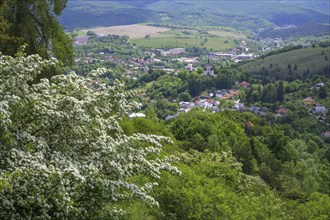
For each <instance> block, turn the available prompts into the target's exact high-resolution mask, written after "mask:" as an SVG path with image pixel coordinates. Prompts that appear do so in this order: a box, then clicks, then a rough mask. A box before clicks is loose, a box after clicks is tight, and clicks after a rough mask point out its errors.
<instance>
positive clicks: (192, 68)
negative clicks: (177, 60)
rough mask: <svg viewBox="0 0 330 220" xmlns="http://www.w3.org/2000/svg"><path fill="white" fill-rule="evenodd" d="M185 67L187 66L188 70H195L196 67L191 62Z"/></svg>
mask: <svg viewBox="0 0 330 220" xmlns="http://www.w3.org/2000/svg"><path fill="white" fill-rule="evenodd" d="M185 68H186V70H188V71H192V70H194V67H193V65H192V64H191V63H189V64H188V65H187V66H186V67H185Z"/></svg>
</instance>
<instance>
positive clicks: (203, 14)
mask: <svg viewBox="0 0 330 220" xmlns="http://www.w3.org/2000/svg"><path fill="white" fill-rule="evenodd" d="M329 7H330V3H329V1H312V2H311V1H299V2H297V1H275V0H267V1H252V0H245V1H182V0H180V1H178V0H171V1H169V0H161V1H160V0H148V1H147V0H139V1H133V0H123V1H109V0H103V1H92V0H89V1H78V0H71V1H69V4H68V7H67V8H66V9H65V10H64V12H63V15H62V16H61V17H60V22H61V23H62V24H63V25H64V26H65V27H66V28H68V29H72V28H75V27H77V28H78V27H93V26H111V25H123V24H134V23H143V22H144V23H145V22H151V23H158V24H164V25H165V24H168V25H181V26H226V27H232V28H235V29H240V30H248V31H254V32H257V33H259V34H260V35H261V36H263V37H267V36H270V37H284V38H285V37H288V36H291V35H295V36H307V35H315V34H319V35H320V34H328V33H329V31H330V30H329V28H330V26H329V23H330V22H329V20H330V16H329V13H330V12H329ZM287 26H289V28H288V27H287Z"/></svg>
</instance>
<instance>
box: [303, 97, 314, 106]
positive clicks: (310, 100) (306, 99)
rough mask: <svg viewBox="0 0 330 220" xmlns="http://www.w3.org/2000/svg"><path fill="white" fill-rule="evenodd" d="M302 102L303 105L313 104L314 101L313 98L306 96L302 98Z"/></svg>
mask: <svg viewBox="0 0 330 220" xmlns="http://www.w3.org/2000/svg"><path fill="white" fill-rule="evenodd" d="M304 103H305V105H314V103H315V101H314V99H312V98H311V97H309V96H308V97H307V98H305V99H304Z"/></svg>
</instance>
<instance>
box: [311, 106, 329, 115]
mask: <svg viewBox="0 0 330 220" xmlns="http://www.w3.org/2000/svg"><path fill="white" fill-rule="evenodd" d="M326 111H327V109H326V107H324V106H314V107H313V109H312V113H313V114H316V113H326Z"/></svg>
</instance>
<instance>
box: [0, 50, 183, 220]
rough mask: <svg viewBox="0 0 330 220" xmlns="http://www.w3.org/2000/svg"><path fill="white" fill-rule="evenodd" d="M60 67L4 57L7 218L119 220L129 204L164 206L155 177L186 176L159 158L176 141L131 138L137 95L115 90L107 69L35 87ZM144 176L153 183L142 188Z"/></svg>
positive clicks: (0, 212)
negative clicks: (128, 124) (125, 124)
mask: <svg viewBox="0 0 330 220" xmlns="http://www.w3.org/2000/svg"><path fill="white" fill-rule="evenodd" d="M52 65H55V63H54V62H53V61H47V60H43V59H42V58H41V57H40V56H38V55H31V56H28V57H22V56H21V57H17V58H12V57H10V56H4V55H1V54H0V69H1V75H0V82H1V83H0V100H1V101H0V118H1V121H0V158H1V162H0V204H1V209H0V219H79V218H81V219H102V218H103V219H104V218H109V217H110V218H116V216H118V215H119V214H123V212H124V210H120V209H119V208H116V207H117V204H119V203H121V204H123V203H124V202H125V201H127V199H128V200H131V199H133V198H139V199H141V200H142V201H144V202H145V203H147V204H150V205H152V204H154V205H155V204H157V202H156V201H155V200H154V199H153V198H152V197H151V196H150V195H149V194H148V190H149V189H150V188H152V186H153V185H154V180H155V178H156V179H157V178H159V176H160V172H161V170H163V169H165V170H170V171H174V172H178V171H177V169H176V168H175V167H172V166H171V165H170V164H169V161H170V160H169V158H164V159H162V160H160V159H157V157H155V156H152V155H155V154H156V155H157V154H158V153H160V151H161V143H162V142H164V141H165V142H169V141H170V140H169V139H168V138H166V137H163V136H156V135H144V134H133V135H125V133H124V132H123V130H122V128H121V126H120V125H119V121H120V120H121V118H122V117H123V116H124V115H127V114H128V113H129V112H131V111H132V110H133V109H135V108H136V107H137V106H138V104H137V103H136V102H129V101H128V100H127V99H126V97H130V96H132V95H134V92H131V91H125V90H124V85H123V84H121V83H119V82H117V81H115V82H113V83H112V86H109V84H108V83H107V81H105V78H102V77H99V76H100V75H103V74H105V73H106V72H107V71H106V70H104V69H99V70H96V71H93V72H91V74H90V75H88V76H87V77H82V76H78V75H76V74H75V73H70V74H67V75H58V76H54V77H52V78H51V80H48V79H42V80H41V81H40V82H39V83H35V84H30V83H29V82H31V81H32V80H33V79H34V78H35V77H36V76H37V75H38V74H40V72H41V71H42V70H43V69H44V68H48V67H49V66H52ZM147 156H148V157H149V158H150V156H152V158H153V159H147ZM137 174H147V175H150V176H151V178H150V179H149V181H150V182H149V181H145V182H139V185H137V184H136V183H134V181H133V180H132V178H131V177H132V176H134V175H137Z"/></svg>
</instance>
